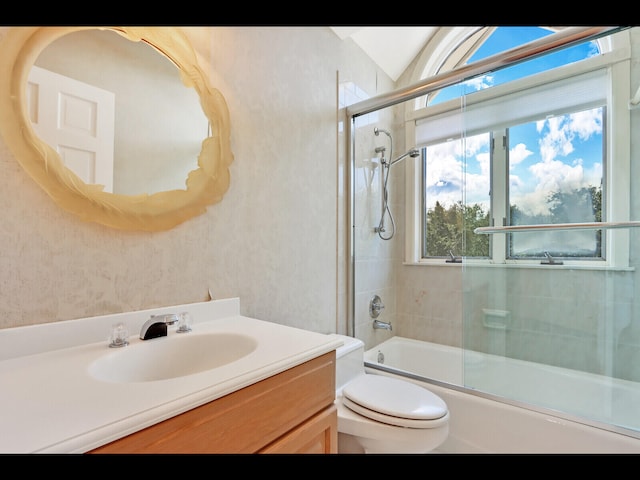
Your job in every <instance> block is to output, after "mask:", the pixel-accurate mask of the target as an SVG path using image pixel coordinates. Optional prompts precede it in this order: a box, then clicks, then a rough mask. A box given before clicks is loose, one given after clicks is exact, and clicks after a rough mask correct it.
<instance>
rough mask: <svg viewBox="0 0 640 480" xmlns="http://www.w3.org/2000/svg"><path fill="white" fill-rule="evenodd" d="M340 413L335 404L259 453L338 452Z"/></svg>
mask: <svg viewBox="0 0 640 480" xmlns="http://www.w3.org/2000/svg"><path fill="white" fill-rule="evenodd" d="M337 452H338V413H337V410H336V407H335V405H333V406H331V407H329V408H327V409H326V410H324V411H322V412H320V413H317V414H316V415H314V416H313V417H311V418H310V419H309V420H307V421H306V422H304V423H303V424H302V425H300V426H299V427H298V428H296V429H294V430H293V431H291V432H289V433H288V434H286V435H284V436H283V437H281V438H279V439H278V440H276V441H275V442H273V443H272V444H271V445H268V446H267V447H265V448H263V449H262V450H260V452H258V453H337Z"/></svg>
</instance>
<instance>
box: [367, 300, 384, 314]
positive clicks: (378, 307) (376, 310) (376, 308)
mask: <svg viewBox="0 0 640 480" xmlns="http://www.w3.org/2000/svg"><path fill="white" fill-rule="evenodd" d="M382 310H384V304H383V303H382V299H381V298H380V297H379V296H378V295H374V297H373V298H372V299H371V301H370V302H369V315H370V316H371V318H374V319H375V318H378V316H379V315H380V312H382Z"/></svg>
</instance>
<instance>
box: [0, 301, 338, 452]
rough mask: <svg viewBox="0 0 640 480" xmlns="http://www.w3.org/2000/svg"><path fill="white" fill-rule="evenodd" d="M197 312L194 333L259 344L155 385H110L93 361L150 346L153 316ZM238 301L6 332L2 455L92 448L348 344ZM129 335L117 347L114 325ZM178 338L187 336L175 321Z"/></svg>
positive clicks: (1, 337)
mask: <svg viewBox="0 0 640 480" xmlns="http://www.w3.org/2000/svg"><path fill="white" fill-rule="evenodd" d="M181 311H189V312H190V313H191V315H192V317H193V320H194V323H193V331H192V332H190V333H187V334H181V335H198V334H202V333H212V332H230V333H241V334H244V335H250V336H252V337H254V338H255V339H256V340H257V341H258V346H257V348H256V349H255V350H254V351H253V352H251V353H249V354H248V355H247V356H245V357H243V358H241V359H239V360H236V361H234V362H231V363H229V364H227V365H223V366H220V367H217V368H214V369H212V370H208V371H204V372H201V373H196V374H193V375H187V376H183V377H178V378H173V379H167V380H156V381H150V382H127V383H110V382H105V381H100V380H97V379H95V378H93V377H92V376H91V375H90V374H89V371H88V367H89V365H90V364H91V363H92V362H93V361H94V360H96V359H98V358H100V357H102V356H104V355H106V354H117V352H118V351H120V350H124V349H127V348H144V347H145V346H146V343H147V342H162V341H171V339H170V338H158V339H153V340H147V341H142V340H140V339H139V337H138V334H139V331H140V327H141V325H142V323H144V321H145V320H146V319H147V318H148V317H149V315H150V314H151V313H154V314H162V313H179V312H181ZM238 312H239V301H238V299H227V300H215V301H210V302H202V303H198V304H187V305H180V306H176V307H166V308H165V307H163V308H158V309H152V310H145V311H140V312H130V313H123V314H117V315H105V316H101V317H92V318H87V319H78V320H72V321H65V322H54V323H52V324H41V325H35V326H29V327H18V328H12V329H4V330H0V351H1V352H2V357H1V358H0V391H1V392H2V393H1V395H0V432H2V434H1V435H0V453H83V452H87V451H89V450H91V449H93V448H96V447H98V446H100V445H104V444H106V443H109V442H111V441H113V440H116V439H118V438H120V437H123V436H125V435H128V434H130V433H133V432H135V431H138V430H140V429H142V428H145V427H148V426H150V425H153V424H155V423H158V422H160V421H162V420H165V419H167V418H170V417H172V416H175V415H177V414H179V413H182V412H185V411H187V410H190V409H192V408H194V407H197V406H199V405H202V404H205V403H207V402H209V401H211V400H214V399H216V398H219V397H221V396H224V395H226V394H229V393H231V392H233V391H235V390H238V389H240V388H243V387H245V386H248V385H251V384H253V383H255V382H258V381H260V380H263V379H265V378H267V377H270V376H272V375H275V374H277V373H280V372H282V371H284V370H287V369H289V368H291V367H294V366H296V365H299V364H301V363H304V362H306V361H308V360H310V359H312V358H315V357H317V356H319V355H322V354H324V353H327V352H330V351H331V350H335V349H336V347H338V346H340V345H341V343H342V342H341V341H340V340H339V339H338V338H337V337H334V336H331V335H324V334H320V333H316V332H310V331H307V330H301V329H298V328H293V327H288V326H284V325H279V324H276V323H272V322H265V321H262V320H256V319H253V318H248V317H244V316H241V315H239V313H238ZM117 322H123V323H125V325H126V326H127V328H128V329H129V332H130V334H131V335H130V337H129V341H130V345H129V346H128V347H123V348H121V349H120V348H118V349H113V348H109V347H108V341H107V338H108V335H109V332H110V329H111V326H112V325H113V324H114V323H117ZM168 335H169V336H171V335H178V334H177V333H176V332H175V327H173V328H172V327H169V334H168ZM100 338H102V340H100Z"/></svg>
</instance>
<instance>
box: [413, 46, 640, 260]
mask: <svg viewBox="0 0 640 480" xmlns="http://www.w3.org/2000/svg"><path fill="white" fill-rule="evenodd" d="M603 68H605V69H606V71H607V80H608V81H607V85H606V93H605V94H606V106H605V109H606V112H607V114H606V117H605V125H604V131H605V138H604V142H605V157H606V158H607V162H606V164H605V170H604V171H603V176H604V180H605V182H606V183H605V186H606V188H605V197H604V198H603V208H604V209H605V210H604V212H603V218H606V219H607V221H610V222H623V221H629V220H630V218H629V215H630V112H629V109H628V101H629V93H628V92H630V91H631V86H630V48H629V47H628V42H627V43H624V42H623V45H621V46H619V47H618V48H612V49H611V50H609V51H607V52H606V53H602V54H600V55H598V56H595V57H591V58H588V59H585V60H582V61H580V62H576V63H572V64H568V65H564V66H562V67H558V68H555V69H551V70H548V71H545V72H541V73H538V74H536V75H532V76H529V77H525V78H522V79H519V80H515V81H513V82H509V83H505V84H501V85H497V86H494V87H491V88H489V89H486V90H482V91H479V92H476V93H475V94H474V97H471V96H467V97H462V98H461V99H456V100H450V101H448V102H443V103H441V104H436V105H434V106H430V107H422V108H418V109H416V110H409V111H407V112H406V114H405V135H406V137H405V141H406V142H407V145H416V146H417V147H418V148H420V147H422V146H427V145H426V144H418V143H417V141H416V126H417V124H418V122H420V121H421V120H424V119H428V118H431V117H434V116H444V115H446V114H447V113H451V112H455V111H460V108H461V106H462V105H465V106H466V105H468V103H467V102H470V101H473V102H474V103H480V102H485V101H488V100H490V99H495V98H496V97H499V96H503V95H507V94H509V93H513V92H517V91H521V90H526V89H529V88H534V87H540V86H542V87H544V85H546V84H550V83H551V82H555V81H559V80H562V79H569V78H571V77H574V76H576V75H580V74H583V73H588V72H592V71H595V70H599V69H603ZM606 132H615V133H614V134H607V133H606ZM469 133H470V134H472V133H473V132H469ZM445 139H446V138H442V139H440V141H444V140H445ZM434 143H435V142H434ZM405 163H406V165H405V192H406V193H405V220H406V232H405V259H404V263H405V264H408V265H434V264H435V265H442V264H444V263H445V260H446V259H443V258H423V257H422V238H423V237H424V218H425V216H424V213H425V212H424V206H423V202H422V198H423V197H422V192H423V190H422V189H423V184H422V179H423V172H422V159H421V157H419V158H417V159H415V160H413V161H411V162H405ZM492 181H493V179H492ZM610 185H615V186H616V187H615V188H611V187H610ZM505 188H506V186H505ZM492 216H493V211H492ZM603 237H604V251H603V254H604V256H605V259H604V260H602V261H600V260H598V261H594V260H591V259H589V260H569V261H564V262H563V265H562V266H560V265H557V266H554V268H563V267H564V268H567V267H569V268H588V269H601V268H606V269H611V268H615V269H629V231H628V229H609V230H603ZM490 244H491V246H490V248H491V251H492V257H491V258H489V259H480V258H465V259H464V262H463V263H472V264H481V265H491V264H498V265H501V266H504V265H508V266H519V267H523V266H524V267H534V266H535V267H541V268H548V266H542V265H540V260H539V259H536V260H534V259H508V258H506V255H507V250H506V248H507V245H506V235H501V234H497V235H492V239H491V242H490ZM496 252H501V254H498V255H496ZM446 265H450V266H460V265H461V264H460V263H446Z"/></svg>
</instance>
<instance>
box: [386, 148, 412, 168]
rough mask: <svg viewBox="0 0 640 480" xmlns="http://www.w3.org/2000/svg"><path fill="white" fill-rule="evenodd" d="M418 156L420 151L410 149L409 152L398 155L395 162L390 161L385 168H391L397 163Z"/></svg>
mask: <svg viewBox="0 0 640 480" xmlns="http://www.w3.org/2000/svg"><path fill="white" fill-rule="evenodd" d="M419 156H420V150H418V149H417V148H412V149H411V150H409V151H408V152H407V153H403V154H402V155H400V156H399V157H398V158H396V159H395V160H392V161H390V162H389V163H388V164H387V166H388V167H391V166H393V165H395V164H396V163H397V162H399V161H401V160H404V159H405V158H407V157H411V158H416V157H419Z"/></svg>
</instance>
